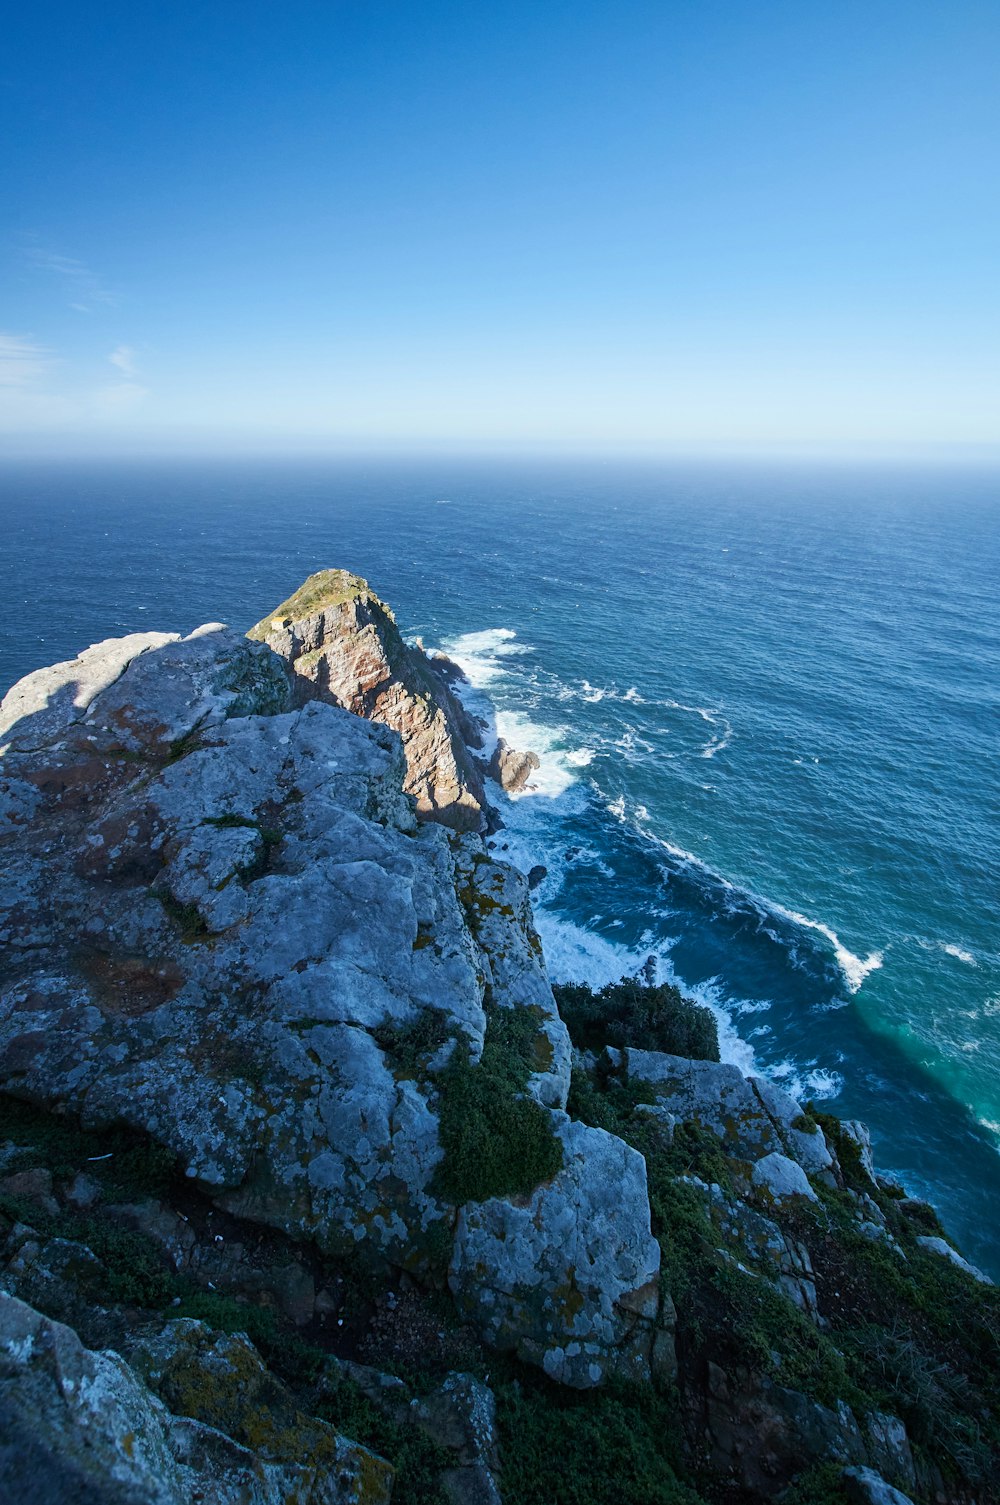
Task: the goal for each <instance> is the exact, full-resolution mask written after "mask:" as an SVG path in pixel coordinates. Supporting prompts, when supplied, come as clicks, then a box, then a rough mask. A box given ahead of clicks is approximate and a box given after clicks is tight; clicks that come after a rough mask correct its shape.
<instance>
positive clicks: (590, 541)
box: [0, 461, 1000, 1274]
mask: <svg viewBox="0 0 1000 1505" xmlns="http://www.w3.org/2000/svg"><path fill="white" fill-rule="evenodd" d="M0 493H2V511H3V527H4V537H5V540H6V546H5V549H4V553H3V561H2V575H3V590H4V601H5V606H6V612H5V622H6V626H5V629H4V632H3V634H2V639H3V641H2V648H0V685H2V686H3V687H4V688H5V687H6V685H7V684H9V683H10V682H12V681H13V680H14V679H16V678H18V677H19V676H20V675H21V674H23V673H26V672H28V670H30V669H33V668H36V667H38V666H39V665H41V664H44V663H49V662H52V661H54V660H55V659H59V658H65V657H68V656H70V655H72V654H74V653H75V652H77V651H78V650H79V649H80V648H81V647H82V646H84V645H85V644H87V643H89V642H91V641H93V640H95V639H97V638H101V637H106V636H109V635H112V634H118V633H121V632H124V631H130V630H135V629H137V628H139V629H141V628H144V627H153V626H155V627H157V628H171V629H178V630H189V629H190V628H192V627H193V626H195V625H196V624H197V623H199V622H201V621H204V620H209V619H220V618H221V619H224V620H228V621H231V622H232V623H234V624H236V625H240V626H249V625H250V623H252V622H253V621H254V620H256V618H258V617H259V616H261V615H262V614H263V613H264V612H265V611H266V610H267V609H268V608H269V607H270V606H272V605H274V604H275V603H276V602H277V601H279V600H281V599H282V598H283V597H284V596H286V595H287V594H288V593H289V591H290V590H291V589H292V588H293V587H294V586H295V585H296V584H298V583H299V581H300V579H301V578H302V577H303V576H304V575H305V574H307V573H309V572H310V571H312V570H314V569H317V568H321V567H324V566H327V565H344V566H347V567H349V568H351V569H354V570H357V571H359V572H361V573H363V574H365V575H367V576H368V577H369V579H370V580H371V581H372V583H373V584H374V585H375V587H376V588H377V589H378V590H379V591H380V592H381V593H382V594H383V595H384V596H386V597H387V599H389V601H390V602H391V603H392V604H393V605H394V607H395V608H396V613H397V617H398V619H399V621H400V624H401V626H402V627H403V629H404V631H407V632H411V633H414V634H418V633H419V634H420V635H422V637H423V639H424V641H425V642H426V643H427V644H428V645H429V646H441V647H445V648H447V649H448V650H449V651H450V652H451V653H453V654H454V655H455V656H456V657H458V658H459V659H460V660H461V661H462V662H463V663H464V664H465V665H466V668H467V670H468V672H469V674H470V677H471V678H472V680H473V682H474V683H475V684H476V685H478V686H479V688H480V692H481V693H482V694H485V695H488V696H489V698H490V700H491V702H492V704H493V705H494V706H495V708H496V711H497V714H498V718H499V723H500V729H501V731H503V732H504V733H505V734H506V735H507V736H508V740H511V741H513V742H515V743H519V744H521V745H525V744H528V745H531V746H534V747H535V748H536V749H537V750H538V751H539V753H540V755H541V756H542V768H541V769H540V771H539V775H538V778H537V780H536V784H537V787H536V788H535V789H534V790H532V791H531V792H529V793H528V794H527V795H526V796H525V797H523V798H522V799H520V800H518V801H516V802H514V803H513V804H512V805H511V807H510V808H509V810H508V811H507V813H506V818H507V827H506V829H505V831H504V832H502V833H500V835H499V836H498V838H497V841H498V845H499V846H500V847H501V849H502V848H504V847H506V849H507V852H508V855H511V856H513V857H515V858H516V859H517V860H518V861H520V862H522V863H527V862H535V861H541V862H542V863H544V864H545V865H546V866H547V868H548V870H549V875H548V877H547V878H546V880H545V882H544V884H543V885H542V887H541V888H540V889H539V890H538V892H537V895H536V899H537V901H538V904H539V918H540V925H541V929H542V933H543V936H544V938H545V942H546V952H547V956H548V958H549V964H550V968H551V970H552V971H553V973H554V974H555V975H556V976H560V977H578V978H581V979H589V980H591V981H593V982H602V981H604V980H607V979H609V978H611V977H613V976H615V975H619V974H620V973H621V972H622V971H623V970H628V969H632V968H634V967H636V966H637V965H639V964H640V963H641V962H643V961H644V960H645V958H646V956H647V955H649V954H655V955H656V956H657V957H658V960H659V966H660V970H661V975H663V976H665V977H673V978H675V979H676V980H678V981H679V982H680V983H682V984H683V986H684V987H685V988H686V989H688V990H689V991H691V992H694V993H695V994H696V995H697V996H699V997H702V998H704V999H706V1000H707V1001H709V1002H711V1003H712V1004H713V1006H715V1007H716V1008H717V1010H718V1011H719V1015H720V1019H721V1020H722V1022H723V1025H724V1037H725V1041H726V1049H727V1052H728V1053H729V1054H730V1055H731V1056H732V1057H733V1058H734V1059H738V1060H740V1061H741V1062H742V1063H743V1064H744V1065H754V1066H755V1067H756V1069H758V1070H762V1071H765V1072H767V1073H769V1074H771V1075H773V1076H775V1077H777V1078H778V1079H779V1080H781V1081H783V1082H784V1083H785V1084H786V1085H788V1086H790V1087H792V1088H793V1089H794V1090H795V1091H797V1092H799V1093H801V1094H802V1096H803V1097H804V1098H816V1099H825V1100H826V1101H827V1102H828V1104H829V1106H830V1108H831V1109H832V1110H833V1111H835V1112H838V1113H840V1114H842V1115H845V1116H858V1117H861V1118H864V1119H865V1120H866V1121H867V1122H868V1123H869V1124H870V1125H871V1127H872V1130H873V1134H874V1138H875V1141H876V1148H877V1157H878V1159H879V1161H880V1163H881V1164H882V1165H883V1166H884V1167H886V1168H888V1169H892V1170H895V1171H896V1172H897V1173H899V1174H900V1175H901V1176H902V1177H903V1179H904V1180H905V1181H906V1182H907V1184H908V1185H909V1186H910V1187H911V1189H912V1190H914V1191H916V1192H920V1193H923V1194H925V1195H928V1196H929V1197H930V1198H931V1199H932V1200H933V1201H934V1202H935V1203H936V1204H937V1205H938V1206H939V1208H940V1209H941V1211H942V1213H943V1215H944V1217H945V1219H946V1221H947V1223H948V1224H949V1226H950V1228H951V1230H952V1231H953V1232H954V1234H955V1236H956V1238H957V1239H958V1241H959V1242H960V1243H961V1245H962V1247H963V1249H964V1250H965V1252H966V1253H967V1254H968V1255H969V1257H971V1258H973V1259H974V1260H976V1262H977V1263H979V1264H981V1265H983V1266H984V1267H986V1268H989V1269H991V1270H992V1271H993V1272H994V1273H997V1274H1000V1251H998V1250H997V1248H996V1239H997V1232H998V1228H1000V1155H998V1148H997V1147H998V1144H1000V938H998V927H997V898H998V891H1000V883H998V877H1000V871H998V867H1000V863H998V840H997V836H998V826H1000V810H998V804H1000V794H998V779H997V748H998V742H997V731H998V710H1000V672H998V671H1000V609H998V605H997V590H996V584H997V581H998V580H1000V527H998V523H1000V477H997V476H996V475H992V476H991V475H987V474H980V473H975V472H972V471H958V470H954V471H951V472H950V473H946V472H944V471H942V472H938V473H929V472H926V471H925V472H922V473H907V472H904V471H892V470H888V469H883V470H878V471H876V470H872V471H869V472H866V473H863V472H861V471H850V470H833V469H830V470H827V471H821V470H818V469H812V470H805V469H800V470H796V469H793V468H789V467H786V468H783V469H780V470H777V469H775V470H766V469H764V468H756V469H747V468H744V469H742V470H739V469H736V468H732V469H728V470H726V469H721V468H716V469H709V468H698V467H686V468H685V467H680V466H675V467H671V468H664V467H661V468H656V467H652V466H647V467H640V466H632V467H623V466H611V465H607V466H599V465H596V464H594V465H590V466H583V465H577V466H575V467H574V466H568V465H564V466H556V465H546V466H542V465H538V466H535V467H524V466H522V467H519V468H518V467H515V466H513V465H504V466H499V465H486V464H481V465H471V464H459V463H456V462H449V463H433V462H430V461H423V462H420V463H419V464H412V463H406V464H404V463H398V464H392V465H390V464H378V465H376V464H374V463H373V464H370V465H366V466H362V465H350V466H349V465H346V464H344V465H339V466H326V467H322V466H318V465H317V466H290V465H288V466H281V465H277V464H271V465H266V466H265V465H258V466H253V467H250V466H244V467H236V466H223V465H204V464H203V465H200V466H193V465H188V466H184V465H179V464H178V465H174V466H170V467H166V466H160V467H152V466H146V467H126V466H117V467H110V466H104V467H100V466H89V467H77V468H73V469H69V468H65V467H63V468H56V467H50V468H47V469H46V468H41V467H34V468H25V467H22V468H14V467H10V466H8V467H7V468H6V469H5V470H4V471H2V472H0Z"/></svg>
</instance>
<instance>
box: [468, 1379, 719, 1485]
mask: <svg viewBox="0 0 1000 1505" xmlns="http://www.w3.org/2000/svg"><path fill="white" fill-rule="evenodd" d="M496 1389H497V1411H498V1420H499V1423H500V1428H501V1432H502V1434H503V1439H504V1455H503V1461H504V1468H503V1488H504V1498H505V1499H507V1500H511V1501H517V1505H610V1502H614V1505H654V1502H655V1505H703V1502H702V1499H701V1496H700V1495H698V1494H696V1493H695V1492H694V1491H693V1490H692V1489H690V1488H689V1487H688V1486H687V1485H685V1484H683V1483H681V1482H680V1480H679V1479H678V1476H677V1470H676V1468H675V1463H676V1461H678V1460H679V1459H680V1457H681V1452H682V1438H681V1434H680V1429H679V1426H678V1423H677V1406H676V1397H675V1396H673V1395H670V1394H661V1393H659V1392H658V1391H655V1390H654V1389H653V1388H652V1387H651V1386H648V1385H620V1384H610V1385H608V1386H607V1387H606V1388H603V1389H601V1390H599V1391H585V1392H583V1393H581V1392H579V1391H573V1390H566V1389H564V1388H561V1387H559V1386H556V1385H553V1384H550V1383H549V1382H547V1381H546V1380H544V1379H542V1378H536V1377H534V1376H529V1375H528V1374H525V1375H523V1376H522V1377H519V1378H517V1379H514V1380H509V1381H506V1382H502V1383H500V1384H499V1385H497V1387H496ZM671 1460H674V1461H673V1462H672V1461H671Z"/></svg>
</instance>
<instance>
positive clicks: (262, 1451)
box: [0, 1294, 392, 1505]
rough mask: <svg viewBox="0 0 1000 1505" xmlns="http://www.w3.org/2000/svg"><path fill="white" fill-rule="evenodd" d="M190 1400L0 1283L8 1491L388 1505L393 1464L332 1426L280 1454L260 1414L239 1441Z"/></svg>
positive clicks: (1, 1424) (176, 1501)
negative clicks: (311, 1442)
mask: <svg viewBox="0 0 1000 1505" xmlns="http://www.w3.org/2000/svg"><path fill="white" fill-rule="evenodd" d="M224 1341H225V1340H224ZM229 1341H231V1342H233V1343H237V1344H238V1343H239V1342H240V1340H229ZM246 1347H247V1348H248V1349H249V1345H246ZM249 1352H250V1355H251V1356H252V1358H253V1359H254V1360H256V1355H255V1354H254V1352H253V1350H252V1349H250V1350H249ZM210 1357H211V1356H209V1362H203V1364H202V1367H201V1372H200V1382H201V1387H202V1392H203V1393H204V1392H205V1391H208V1392H209V1393H214V1392H215V1390H216V1388H217V1387H218V1385H219V1384H220V1381H223V1380H224V1373H215V1372H213V1370H212V1368H211V1364H210ZM240 1357H241V1360H242V1359H243V1358H244V1357H245V1356H244V1355H242V1354H241V1356H240ZM257 1363H259V1361H257ZM216 1367H217V1368H218V1367H219V1366H216ZM192 1383H194V1380H192ZM193 1409H194V1408H192V1411H189V1412H188V1413H187V1414H186V1415H185V1414H181V1415H178V1414H175V1413H174V1412H173V1411H172V1410H171V1409H170V1408H168V1406H166V1405H164V1404H163V1402H162V1401H161V1400H159V1399H158V1398H157V1397H156V1396H155V1395H154V1394H153V1393H152V1392H151V1391H150V1389H149V1388H147V1386H146V1385H145V1384H144V1383H143V1382H142V1380H141V1379H140V1378H139V1376H138V1375H137V1374H136V1372H135V1370H134V1369H133V1368H132V1367H131V1366H130V1365H129V1364H128V1363H126V1361H125V1360H124V1359H123V1358H122V1357H121V1356H120V1355H119V1354H117V1353H114V1352H111V1351H106V1352H102V1353H95V1352H93V1351H91V1350H90V1349H87V1348H85V1347H84V1346H83V1344H82V1343H81V1342H80V1339H79V1338H78V1337H77V1335H76V1333H75V1332H73V1331H72V1329H71V1328H68V1327H65V1326H63V1325H62V1324H61V1323H59V1322H53V1321H51V1320H50V1319H49V1318H47V1317H43V1316H42V1315H41V1314H40V1313H38V1312H37V1311H34V1310H33V1309H32V1308H31V1307H30V1306H27V1305H25V1304H24V1303H23V1302H21V1301H19V1300H17V1299H16V1298H15V1297H12V1296H7V1295H4V1294H0V1429H2V1445H0V1494H2V1495H3V1497H4V1498H5V1499H18V1500H23V1501H24V1502H25V1505H41V1502H42V1501H44V1502H45V1505H189V1502H190V1501H192V1500H201V1501H204V1502H205V1505H320V1502H322V1505H388V1501H389V1497H390V1493H391V1488H392V1470H391V1468H390V1467H389V1465H388V1464H387V1463H385V1462H384V1460H382V1459H381V1458H378V1457H377V1456H376V1455H375V1454H373V1453H369V1452H368V1451H367V1449H365V1448H361V1447H358V1446H357V1444H355V1443H351V1442H348V1441H347V1440H346V1439H344V1438H342V1437H340V1436H339V1435H338V1434H337V1433H335V1432H333V1429H332V1428H325V1431H326V1432H329V1433H330V1434H331V1437H330V1442H329V1448H328V1449H327V1450H326V1451H323V1453H322V1456H316V1457H308V1456H298V1457H296V1456H294V1455H292V1454H291V1453H289V1456H287V1457H282V1458H276V1456H275V1454H276V1453H277V1452H280V1449H276V1448H275V1447H273V1446H272V1445H271V1440H270V1434H268V1426H269V1422H268V1420H267V1419H265V1420H264V1422H263V1423H262V1433H264V1434H268V1435H267V1436H265V1437H264V1440H263V1441H262V1442H260V1443H258V1444H257V1445H253V1444H251V1445H245V1444H243V1443H240V1442H239V1441H237V1440H235V1439H234V1437H233V1436H232V1435H231V1434H229V1433H227V1432H225V1431H223V1430H222V1429H220V1428H219V1427H217V1426H213V1425H206V1424H205V1423H203V1422H202V1421H200V1420H198V1419H194V1418H193V1415H192V1412H193ZM248 1414H249V1413H248ZM219 1419H222V1418H221V1417H220V1418H219ZM236 1425H237V1426H238V1427H242V1430H243V1432H244V1433H245V1434H246V1433H247V1432H248V1431H249V1428H248V1427H247V1425H246V1424H245V1419H244V1421H241V1420H240V1418H239V1417H237V1418H236ZM312 1426H313V1427H314V1428H317V1429H321V1430H322V1429H324V1427H325V1424H324V1423H322V1422H312ZM319 1451H320V1450H317V1454H318V1452H319Z"/></svg>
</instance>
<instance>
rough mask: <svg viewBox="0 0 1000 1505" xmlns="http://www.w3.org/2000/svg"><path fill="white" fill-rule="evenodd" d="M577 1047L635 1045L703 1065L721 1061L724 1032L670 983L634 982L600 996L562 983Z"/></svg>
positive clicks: (559, 998) (560, 992)
mask: <svg viewBox="0 0 1000 1505" xmlns="http://www.w3.org/2000/svg"><path fill="white" fill-rule="evenodd" d="M552 991H553V993H554V994H555V998H556V1003H557V1004H558V1005H559V1012H560V1014H561V1015H562V1017H563V1019H564V1020H565V1023H566V1028H567V1029H568V1030H569V1033H570V1038H571V1039H572V1041H573V1044H574V1045H576V1046H579V1047H580V1049H581V1050H602V1049H603V1048H604V1046H605V1045H615V1046H618V1047H619V1048H620V1047H622V1046H626V1045H631V1046H633V1047H634V1048H635V1049H637V1050H661V1051H664V1052H665V1053H666V1054H667V1055H671V1056H690V1057H693V1058H694V1059H695V1060H699V1061H717V1060H718V1059H719V1032H718V1028H717V1026H716V1023H715V1016H714V1015H713V1014H712V1011H711V1009H707V1008H704V1007H703V1005H702V1004H700V1003H693V1002H692V1001H691V999H690V998H685V997H684V996H683V995H682V994H681V993H680V992H678V990H677V989H676V988H674V987H671V986H670V985H669V983H661V984H660V986H658V987H649V986H647V985H646V984H645V983H642V982H638V981H637V980H636V979H634V978H626V979H625V980H623V981H622V982H616V983H612V984H611V985H610V986H609V987H606V988H602V989H601V991H600V992H599V993H593V992H591V990H590V988H584V987H577V986H575V985H572V984H559V985H557V986H556V987H554V988H553V989H552Z"/></svg>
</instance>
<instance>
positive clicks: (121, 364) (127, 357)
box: [108, 345, 136, 377]
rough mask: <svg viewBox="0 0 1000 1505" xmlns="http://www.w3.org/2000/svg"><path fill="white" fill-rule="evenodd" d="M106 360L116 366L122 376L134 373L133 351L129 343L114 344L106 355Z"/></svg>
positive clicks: (130, 375)
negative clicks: (112, 348)
mask: <svg viewBox="0 0 1000 1505" xmlns="http://www.w3.org/2000/svg"><path fill="white" fill-rule="evenodd" d="M108 360H109V361H110V362H111V364H112V366H117V367H118V369H119V371H121V372H122V374H123V375H124V376H128V377H132V376H135V375H136V369H135V351H134V350H133V349H132V346H131V345H116V346H115V348H114V350H112V352H111V354H110V355H109V356H108Z"/></svg>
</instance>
